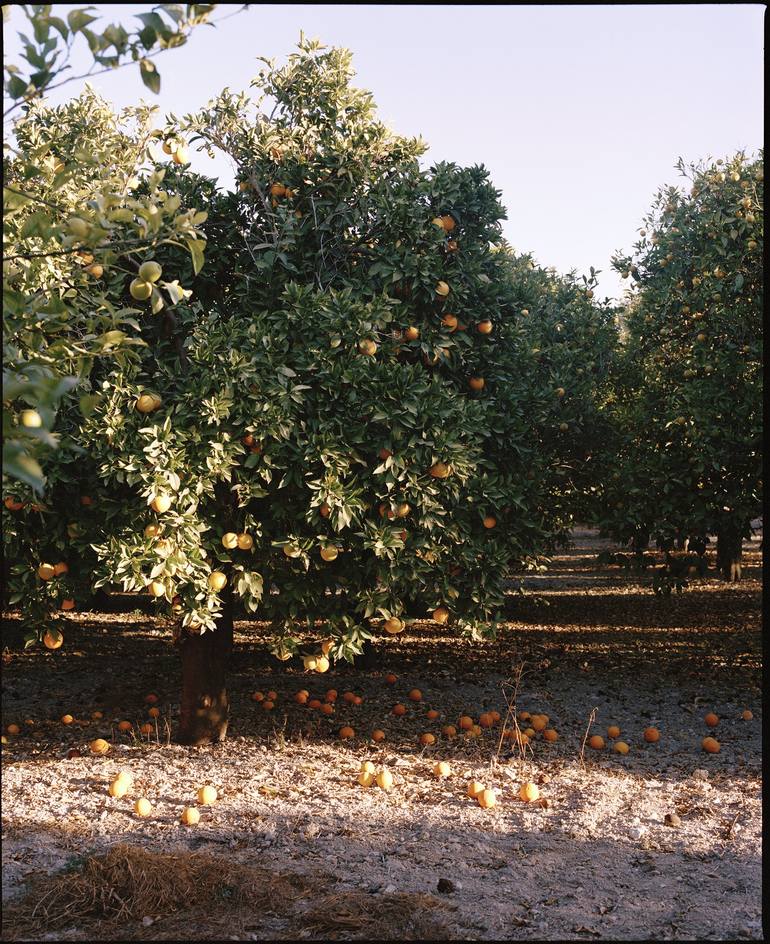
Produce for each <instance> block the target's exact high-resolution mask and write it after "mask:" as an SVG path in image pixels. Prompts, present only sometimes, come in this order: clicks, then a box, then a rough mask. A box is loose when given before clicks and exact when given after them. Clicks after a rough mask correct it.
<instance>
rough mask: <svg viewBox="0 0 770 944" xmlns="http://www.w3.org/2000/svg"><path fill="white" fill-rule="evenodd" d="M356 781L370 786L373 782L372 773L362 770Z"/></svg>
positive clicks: (364, 785)
mask: <svg viewBox="0 0 770 944" xmlns="http://www.w3.org/2000/svg"><path fill="white" fill-rule="evenodd" d="M358 782H359V783H360V784H361V786H362V787H371V786H372V785H373V783H374V774H373V773H372V772H371V771H368V770H362V771H361V773H360V774H359V775H358Z"/></svg>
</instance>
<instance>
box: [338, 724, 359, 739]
mask: <svg viewBox="0 0 770 944" xmlns="http://www.w3.org/2000/svg"><path fill="white" fill-rule="evenodd" d="M339 734H340V737H341V738H342V739H343V740H346V739H348V738H352V737H355V734H356V732H355V731H354V730H353V729H352V728H351V727H350V725H347V724H346V725H344V726H343V727H341V728H340V731H339Z"/></svg>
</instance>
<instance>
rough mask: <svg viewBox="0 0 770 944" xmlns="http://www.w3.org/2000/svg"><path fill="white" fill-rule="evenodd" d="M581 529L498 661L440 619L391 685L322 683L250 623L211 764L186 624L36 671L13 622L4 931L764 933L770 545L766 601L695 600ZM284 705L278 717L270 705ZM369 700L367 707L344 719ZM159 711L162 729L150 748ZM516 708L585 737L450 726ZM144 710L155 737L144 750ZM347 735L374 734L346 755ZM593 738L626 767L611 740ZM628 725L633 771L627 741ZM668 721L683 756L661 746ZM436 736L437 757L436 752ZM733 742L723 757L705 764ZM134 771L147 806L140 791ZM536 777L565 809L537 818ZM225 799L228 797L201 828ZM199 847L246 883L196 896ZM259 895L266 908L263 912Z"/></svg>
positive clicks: (673, 744) (385, 666) (413, 633)
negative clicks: (182, 698) (104, 748)
mask: <svg viewBox="0 0 770 944" xmlns="http://www.w3.org/2000/svg"><path fill="white" fill-rule="evenodd" d="M574 538H575V546H574V547H573V548H572V549H570V550H569V551H568V552H565V553H563V554H561V555H559V556H557V557H556V558H554V560H553V561H552V564H551V566H550V568H549V570H548V571H547V572H546V573H544V574H542V575H532V576H529V577H527V578H526V580H525V583H526V586H527V593H526V594H525V595H523V596H522V595H519V594H517V593H512V594H511V597H510V603H509V613H508V615H509V620H510V621H509V622H507V623H506V624H505V625H504V626H502V627H501V630H500V633H499V636H498V638H497V640H496V641H494V642H483V643H472V642H470V641H460V640H457V639H454V638H452V636H451V634H450V633H449V632H448V631H446V630H445V629H443V628H441V627H438V626H436V624H433V623H430V622H426V623H417V624H415V625H414V626H413V627H412V628H411V629H410V631H409V632H408V633H405V634H403V635H401V636H399V637H388V638H383V639H382V640H380V641H378V647H377V648H378V652H379V653H380V656H381V658H380V662H381V664H380V665H379V666H378V667H377V669H376V670H366V671H365V670H362V669H360V668H355V667H349V666H346V665H341V666H338V667H333V668H332V669H331V670H330V671H329V672H328V673H326V674H325V675H317V674H308V673H304V672H302V671H301V669H298V668H297V667H295V666H294V665H293V663H291V662H290V663H280V662H278V661H277V660H276V659H274V658H273V657H272V656H270V655H269V653H268V652H267V649H266V645H265V640H266V632H267V628H266V627H265V626H264V625H262V624H259V623H255V622H238V623H237V624H236V651H235V653H234V655H233V658H232V672H231V698H232V721H231V725H230V733H229V736H228V740H227V742H226V743H225V744H223V745H218V746H212V747H206V748H189V747H180V746H177V745H174V744H173V743H170V738H169V735H170V731H171V729H173V726H174V724H175V722H176V719H177V717H178V679H179V661H178V654H177V651H176V650H175V649H174V647H173V646H172V645H171V635H170V632H169V629H168V626H167V625H166V624H165V623H164V622H163V621H161V620H158V619H154V618H152V617H148V616H146V615H142V614H138V613H137V614H123V615H121V614H99V613H82V614H77V615H72V616H71V617H69V618H68V619H67V624H68V625H67V626H66V628H65V637H66V641H65V645H64V647H63V648H62V649H61V650H59V651H57V652H53V653H51V652H46V651H40V650H37V649H35V650H33V651H28V652H24V651H23V650H22V649H21V648H20V644H19V642H18V639H19V634H18V626H17V624H16V622H15V619H14V617H13V615H8V616H7V619H6V622H5V626H4V631H3V632H4V639H3V641H4V646H5V649H4V663H5V666H4V672H3V689H2V712H3V730H4V731H5V729H6V726H7V725H8V724H10V723H16V724H18V725H19V726H20V727H21V734H20V735H18V736H7V742H8V743H5V744H4V745H3V751H2V773H3V785H2V800H3V805H2V839H3V843H2V862H3V900H4V904H5V905H6V909H5V911H6V916H5V922H4V925H3V933H2V939H3V940H94V939H99V940H173V939H180V938H181V939H187V940H205V939H214V940H228V939H229V940H297V939H303V940H304V939H306V940H328V939H339V940H357V939H366V938H369V939H392V940H427V939H449V940H500V939H502V940H560V939H567V940H585V939H608V940H622V939H628V940H686V939H693V938H696V939H708V940H725V939H735V938H741V939H755V940H758V939H761V938H762V926H761V911H760V889H761V886H760V881H761V878H760V876H761V769H762V768H761V723H762V704H761V688H760V684H761V640H760V629H761V627H760V614H761V559H760V553H759V550H758V545H759V537H756V538H755V539H754V540H753V541H751V542H747V543H746V545H745V564H746V566H745V567H744V575H745V576H744V580H743V582H742V583H740V584H738V585H726V584H724V583H722V582H720V581H719V580H717V579H716V577H714V576H713V569H712V570H711V571H710V574H709V576H708V577H707V578H706V579H704V580H694V581H693V582H692V583H691V585H690V586H689V587H688V588H687V589H686V590H685V592H683V593H682V594H681V595H674V596H672V597H671V598H670V599H667V600H666V599H661V598H657V597H655V596H654V595H653V594H652V592H651V590H650V586H649V584H650V578H649V576H644V575H641V576H640V575H629V574H627V573H624V572H623V571H621V570H620V569H618V568H616V567H615V568H599V567H598V566H597V565H596V561H595V557H596V554H597V553H598V551H599V550H601V549H602V548H604V547H607V546H608V545H607V543H606V542H603V541H601V540H599V539H598V538H597V537H596V535H595V534H593V533H592V532H588V531H579V532H576V533H575V535H574ZM710 553H712V555H713V552H710ZM388 672H394V673H395V674H396V675H397V676H398V680H397V682H396V684H395V685H389V684H387V683H386V681H385V678H384V677H385V675H386V674H387V673H388ZM517 680H518V681H517ZM415 687H416V688H419V689H420V690H421V692H422V701H421V702H420V703H419V704H416V703H414V702H411V701H410V700H409V699H408V697H407V693H408V692H409V691H410V690H411V689H412V688H415ZM300 688H307V689H308V690H310V692H311V695H318V696H320V697H323V694H324V693H325V692H326V690H327V689H330V688H334V689H336V690H337V691H338V693H339V697H338V700H337V703H336V706H335V712H334V714H332V715H330V716H328V717H327V716H323V715H321V714H320V713H319V712H318V711H314V710H311V709H309V708H308V707H307V706H300V705H298V704H296V703H295V702H294V700H293V696H294V694H295V692H297V691H298V690H299V689H300ZM271 689H272V690H274V691H275V692H276V693H277V695H278V698H277V701H276V706H275V708H274V709H273V711H271V712H267V711H265V710H263V709H262V707H261V706H260V704H258V703H257V702H255V701H253V700H252V699H251V694H252V692H254V691H255V690H260V691H262V692H267V691H269V690H271ZM348 690H349V691H352V692H354V693H356V694H359V695H361V696H362V697H363V703H362V704H361V705H360V706H355V705H353V706H350V705H346V704H344V703H343V700H342V695H343V692H345V691H348ZM149 692H156V693H157V694H158V695H159V696H160V704H159V707H160V708H161V717H160V719H158V724H157V726H155V727H154V728H153V733H152V734H151V735H149V736H143V735H140V734H138V731H137V728H136V725H138V724H139V723H142V722H145V721H146V720H147V706H146V704H145V702H144V697H145V695H146V694H147V693H149ZM396 702H402V703H403V704H405V705H407V708H408V710H407V714H406V715H405V716H404V717H403V718H397V717H395V716H394V715H393V714H392V713H391V709H392V706H393V705H394V704H395V703H396ZM429 708H434V709H436V710H438V711H439V712H440V717H439V719H437V720H433V721H430V720H428V719H427V718H426V716H425V714H426V711H427V709H429ZM514 708H515V710H516V711H521V710H527V711H530V712H533V713H534V712H543V713H546V714H548V716H549V718H550V722H549V724H550V726H552V727H553V728H555V729H556V730H557V731H558V734H559V739H558V740H557V741H556V742H554V743H547V742H545V741H543V740H541V739H539V738H538V739H536V740H535V741H534V742H533V744H532V745H531V748H530V749H527V750H526V753H524V754H523V755H522V754H521V753H520V752H519V751H518V750H513V751H512V750H511V746H510V744H509V743H508V742H505V743H503V744H501V738H500V730H501V729H500V725H496V726H494V727H493V728H491V729H489V730H485V731H484V732H483V734H482V736H481V737H475V738H467V737H462V736H460V737H456V738H451V739H450V738H447V737H446V736H444V735H442V734H441V726H442V725H444V724H447V723H452V724H456V723H457V719H458V718H459V716H460V715H461V714H463V713H467V714H469V715H473V717H474V719H477V718H478V715H479V713H480V712H481V711H483V710H492V709H496V710H498V711H499V712H500V713H501V714H502V715H503V718H504V719H505V717H506V715H507V713H508V712H509V710H511V709H514ZM746 708H748V709H751V711H752V712H753V713H754V717H753V720H751V721H744V720H743V719H742V717H741V713H742V711H743V710H744V709H746ZM94 710H100V711H102V712H103V714H104V717H103V719H102V720H98V721H93V720H91V713H92V712H93V711H94ZM708 711H714V712H716V714H717V715H718V716H719V718H720V721H719V724H718V726H717V727H716V729H714V730H712V729H709V728H708V727H707V726H706V724H705V722H704V720H703V719H704V716H705V714H706V713H707V712H708ZM67 712H68V713H70V714H72V715H73V716H74V718H75V722H74V723H73V724H71V725H63V724H62V723H61V721H60V720H59V719H60V718H61V716H62V715H64V714H65V713H67ZM592 717H593V720H592V721H591V718H592ZM122 719H127V720H130V721H132V722H135V729H134V732H129V733H128V734H123V733H120V732H119V731H118V729H117V722H118V721H119V720H122ZM343 724H350V725H351V726H352V727H353V728H354V729H355V732H356V736H355V737H354V738H353V739H352V740H349V741H341V740H340V739H339V737H338V735H337V732H338V730H339V728H340V726H341V725H343ZM589 724H590V733H591V734H593V733H599V734H602V735H604V737H605V739H606V741H607V746H606V747H605V748H604V749H603V750H592V749H590V748H589V747H588V746H585V747H584V746H583V742H584V739H585V736H586V733H587V730H588V728H589ZM610 724H617V725H619V726H620V728H621V732H622V733H621V738H622V739H624V740H625V741H627V742H628V744H629V745H630V751H629V753H628V754H627V755H626V756H621V755H620V754H617V753H615V752H613V751H612V750H611V744H612V741H611V739H609V738H608V737H607V726H608V725H610ZM652 725H654V726H655V727H657V728H658V729H659V730H660V734H661V737H660V741H659V742H658V743H657V744H648V743H646V742H645V741H644V739H643V736H642V735H643V731H644V729H645V728H646V727H648V726H652ZM375 728H381V729H382V730H384V731H385V733H386V740H385V741H384V742H383V743H382V744H381V745H376V744H374V743H373V742H372V741H371V740H370V739H369V738H370V735H371V732H372V731H373V730H374V729H375ZM423 732H431V733H433V734H435V735H436V738H437V740H436V744H435V745H434V746H432V747H428V748H422V747H420V745H419V743H418V737H419V735H420V734H421V733H423ZM707 734H714V736H716V737H717V738H718V739H719V741H720V743H721V750H720V752H719V753H718V754H707V753H705V752H704V751H703V750H702V748H701V740H702V738H703V737H704V736H705V735H707ZM98 736H102V737H106V738H107V739H108V740H110V742H111V744H112V748H111V750H110V752H109V754H108V755H107V756H105V757H95V756H92V755H91V754H90V753H89V752H88V743H89V741H90V740H91V739H92V738H95V737H98ZM365 759H370V760H372V761H374V763H375V764H376V765H377V766H378V768H379V767H382V766H387V767H388V768H389V769H390V770H391V772H392V773H393V775H394V778H395V785H394V787H393V789H392V791H391V792H389V793H386V792H384V791H383V790H380V789H379V788H377V787H372V788H368V789H367V788H364V787H361V786H360V785H359V784H358V783H357V780H356V778H357V774H358V771H359V769H360V765H361V762H362V761H363V760H365ZM440 759H445V760H448V761H450V763H451V766H452V771H453V773H452V776H451V777H450V778H449V779H447V780H444V781H437V780H436V779H435V778H434V777H433V775H432V768H433V765H434V764H435V762H436V761H437V760H440ZM120 770H128V771H130V772H131V773H132V774H133V777H134V789H133V791H132V793H131V794H130V795H129V796H127V797H124V798H122V799H113V798H111V797H110V796H109V795H108V793H107V787H108V785H109V782H110V780H111V779H112V778H113V777H114V776H115V775H116V774H117V773H118V772H119V771H120ZM472 778H476V779H478V780H480V781H482V782H483V783H485V784H486V785H487V786H489V787H494V788H497V790H498V797H497V805H496V806H495V808H493V809H489V810H484V809H481V808H480V807H479V805H478V804H477V803H476V802H475V801H474V800H471V799H470V798H468V797H467V796H466V795H465V789H466V786H467V783H468V781H469V780H470V779H472ZM525 781H533V782H535V783H538V784H539V789H540V793H541V797H542V798H543V800H545V801H546V803H544V804H540V803H536V804H526V803H524V802H522V801H521V800H520V799H519V797H518V791H519V787H520V785H521V784H522V783H523V782H525ZM205 783H209V784H212V785H213V786H215V787H216V789H217V791H218V792H219V799H218V801H217V802H216V803H215V804H214V805H213V806H211V807H201V820H200V823H199V824H198V825H197V826H194V827H187V826H183V825H181V824H180V821H179V816H180V813H181V810H182V808H183V807H184V806H186V805H195V793H196V789H197V787H199V786H200V785H202V784H205ZM139 795H144V796H146V797H147V798H148V799H150V800H151V802H152V803H153V806H154V809H153V813H152V815H151V816H150V817H148V818H147V819H140V818H138V817H137V816H136V815H135V814H134V812H133V802H134V800H135V799H136V797H137V796H139ZM667 814H676V816H678V818H679V824H678V825H676V826H671V825H667V824H666V821H665V820H666V815H667ZM105 855H107V856H108V858H107V859H101V858H99V857H102V856H105ZM109 856H112V859H110V858H109ZM164 856H166V857H168V856H173V857H174V858H173V859H170V858H163V857H164ZM196 856H198V857H200V856H206V857H209V860H207V861H209V863H210V864H208V865H207V866H206V869H205V873H206V874H211V873H215V874H218V873H219V872H220V871H221V874H222V875H223V876H225V875H227V876H229V877H228V878H227V880H225V879H224V878H223V879H222V880H221V881H219V882H218V883H211V882H210V883H208V884H205V883H204V884H202V885H199V886H198V885H196V886H195V887H196V888H198V889H199V890H198V891H197V892H196V893H195V894H192V895H191V894H190V891H189V887H188V886H186V885H184V884H183V883H182V884H179V883H180V882H181V876H183V875H188V874H192V872H191V871H190V870H193V871H194V869H195V868H198V869H200V859H199V858H198V859H196V858H195V857H196ZM234 870H235V871H234ZM248 870H251V871H248ZM196 874H197V873H196ZM120 875H125V876H126V881H125V883H124V884H121V883H120V881H119V878H117V877H116V876H120ZM89 876H90V877H89ZM100 876H101V879H100ZM105 876H107V877H105ZM99 881H102V884H103V885H104V886H105V887H97V886H98V884H99ZM174 883H177V884H174ZM249 885H250V886H251V887H253V888H256V887H257V886H258V887H259V888H261V889H262V890H263V894H262V895H261V897H258V898H254V897H253V896H251V897H250V896H249V895H246V894H243V893H242V892H243V888H246V887H248V886H249ZM68 895H69V897H67V896H68ZM57 909H58V910H57Z"/></svg>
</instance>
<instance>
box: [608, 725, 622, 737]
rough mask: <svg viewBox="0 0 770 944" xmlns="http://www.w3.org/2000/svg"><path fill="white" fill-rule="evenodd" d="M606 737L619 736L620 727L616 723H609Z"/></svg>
mask: <svg viewBox="0 0 770 944" xmlns="http://www.w3.org/2000/svg"><path fill="white" fill-rule="evenodd" d="M607 737H611V738H616V737H620V728H619V727H618V726H617V725H616V724H611V725H610V726H609V727H608V728H607Z"/></svg>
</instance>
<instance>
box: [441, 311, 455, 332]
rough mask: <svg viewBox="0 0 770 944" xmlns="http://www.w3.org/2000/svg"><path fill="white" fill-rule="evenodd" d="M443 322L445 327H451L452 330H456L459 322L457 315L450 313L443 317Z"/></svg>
mask: <svg viewBox="0 0 770 944" xmlns="http://www.w3.org/2000/svg"><path fill="white" fill-rule="evenodd" d="M441 323H442V324H443V325H444V327H445V328H449V330H450V332H451V331H456V330H457V323H458V322H457V315H450V314H449V313H447V314H446V315H444V316H443V317H442V318H441Z"/></svg>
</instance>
